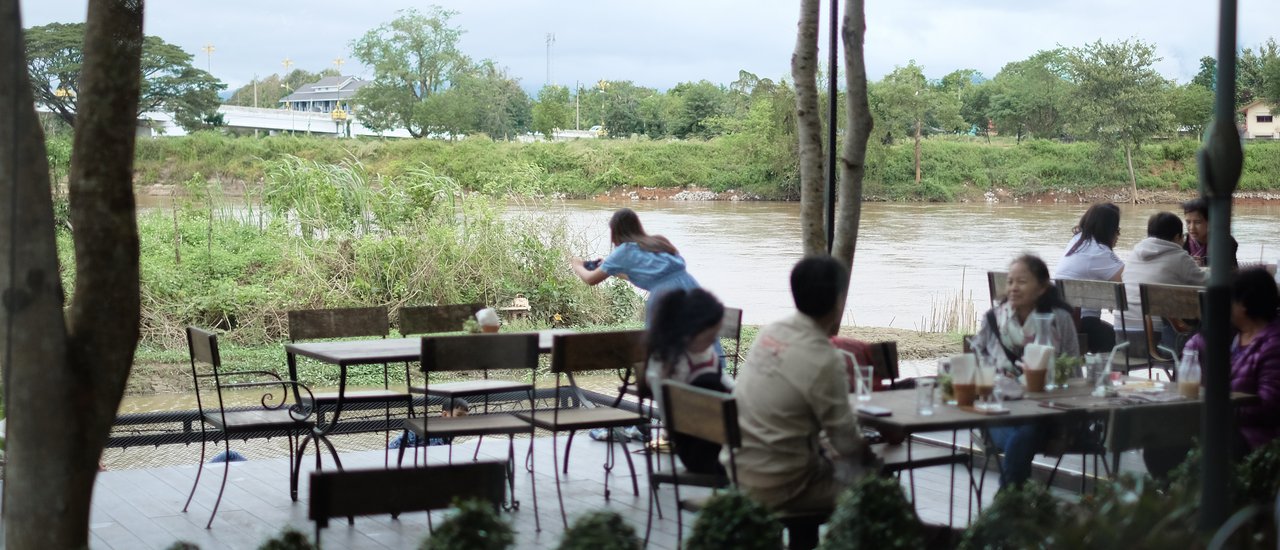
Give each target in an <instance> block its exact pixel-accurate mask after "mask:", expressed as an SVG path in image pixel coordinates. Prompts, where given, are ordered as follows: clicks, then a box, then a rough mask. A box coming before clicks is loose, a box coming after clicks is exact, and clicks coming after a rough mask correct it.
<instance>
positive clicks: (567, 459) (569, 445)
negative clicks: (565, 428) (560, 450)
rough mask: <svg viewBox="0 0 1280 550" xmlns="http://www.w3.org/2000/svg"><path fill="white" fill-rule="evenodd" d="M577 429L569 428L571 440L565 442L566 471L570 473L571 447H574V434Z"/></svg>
mask: <svg viewBox="0 0 1280 550" xmlns="http://www.w3.org/2000/svg"><path fill="white" fill-rule="evenodd" d="M576 433H578V431H577V430H569V442H568V443H565V444H564V473H565V474H566V475H568V474H569V448H571V447H573V436H574V434H576Z"/></svg>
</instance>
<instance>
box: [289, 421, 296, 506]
mask: <svg viewBox="0 0 1280 550" xmlns="http://www.w3.org/2000/svg"><path fill="white" fill-rule="evenodd" d="M297 440H298V435H297V434H296V433H293V432H289V498H290V499H292V500H293V501H294V502H298V472H297V471H296V470H294V464H293V452H294V447H293V444H294V442H296V441H297Z"/></svg>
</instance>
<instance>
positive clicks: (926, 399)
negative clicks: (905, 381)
mask: <svg viewBox="0 0 1280 550" xmlns="http://www.w3.org/2000/svg"><path fill="white" fill-rule="evenodd" d="M936 383H937V379H936V378H934V377H932V376H924V377H920V378H917V379H916V414H918V415H920V416H933V388H934V386H935V385H936Z"/></svg>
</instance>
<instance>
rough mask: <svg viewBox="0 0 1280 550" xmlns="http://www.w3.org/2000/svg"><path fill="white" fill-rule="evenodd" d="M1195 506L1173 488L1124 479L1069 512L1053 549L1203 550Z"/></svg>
mask: <svg viewBox="0 0 1280 550" xmlns="http://www.w3.org/2000/svg"><path fill="white" fill-rule="evenodd" d="M1198 506H1199V502H1198V500H1197V499H1195V498H1194V497H1191V496H1190V495H1188V494H1185V493H1184V491H1182V490H1181V489H1178V488H1176V487H1172V488H1170V489H1168V490H1165V489H1164V488H1162V487H1160V485H1159V484H1158V483H1155V482H1153V481H1152V480H1151V478H1149V477H1145V476H1143V477H1138V476H1135V475H1131V474H1126V475H1124V476H1122V477H1121V478H1120V479H1118V480H1116V481H1115V482H1113V483H1110V484H1103V485H1102V486H1101V487H1100V488H1099V490H1098V495H1097V497H1095V498H1086V499H1084V500H1083V501H1081V503H1080V504H1079V505H1076V506H1072V507H1069V508H1068V509H1067V513H1066V514H1064V516H1063V521H1062V524H1061V526H1059V527H1058V529H1056V530H1055V532H1054V533H1053V535H1052V536H1053V547H1054V548H1122V549H1127V550H1139V549H1148V548H1150V549H1158V548H1201V547H1203V546H1204V543H1205V540H1204V538H1202V535H1201V534H1200V533H1199V532H1197V521H1196V516H1197V514H1196V511H1197V507H1198Z"/></svg>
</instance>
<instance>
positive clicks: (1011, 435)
mask: <svg viewBox="0 0 1280 550" xmlns="http://www.w3.org/2000/svg"><path fill="white" fill-rule="evenodd" d="M1070 307H1071V306H1069V305H1067V303H1066V302H1064V301H1063V300H1062V297H1061V296H1060V295H1059V294H1058V289H1057V287H1055V286H1053V285H1052V284H1050V283H1049V267H1048V266H1047V265H1045V263H1044V260H1041V259H1040V258H1039V257H1037V256H1033V255H1030V254H1026V255H1022V256H1019V257H1018V258H1017V259H1015V260H1013V263H1012V264H1010V265H1009V283H1008V292H1007V296H1006V297H1005V300H1004V301H1003V302H1001V303H1000V304H999V305H997V306H996V307H994V308H992V309H991V310H990V311H988V312H987V313H986V315H984V316H983V320H982V330H980V331H979V332H978V337H977V341H976V344H977V345H976V347H975V349H974V351H975V352H976V353H978V354H979V355H981V356H983V357H986V358H988V360H994V361H995V362H996V364H998V365H1001V367H1002V368H1001V370H1002V372H1003V374H1005V375H1016V374H1015V373H1017V372H1018V370H1019V369H1018V368H1019V367H1020V365H1019V364H1020V363H1021V362H1022V352H1023V349H1024V348H1025V347H1026V345H1027V344H1029V343H1032V342H1034V341H1035V339H1036V330H1037V328H1036V323H1032V322H1031V314H1032V313H1033V312H1040V313H1052V314H1053V322H1052V325H1051V334H1050V335H1049V338H1050V341H1052V343H1053V346H1054V349H1055V350H1056V351H1057V353H1058V354H1064V353H1065V354H1067V355H1075V356H1078V355H1080V341H1079V339H1078V338H1077V337H1076V328H1075V323H1074V322H1073V321H1072V320H1071V309H1070ZM990 433H991V439H992V442H993V443H995V444H996V446H997V447H1000V448H1001V449H1002V450H1003V451H1004V461H1003V462H1002V463H1001V464H1002V466H1003V468H1002V471H1001V473H1000V486H1001V487H1005V486H1007V485H1010V484H1017V483H1022V482H1024V481H1026V480H1027V479H1028V478H1030V477H1031V459H1032V458H1034V457H1035V454H1036V452H1037V451H1038V450H1040V447H1041V446H1043V444H1044V442H1045V439H1046V438H1045V430H1044V429H1043V428H1041V427H1040V426H1039V425H1036V424H1027V425H1023V426H1014V427H1007V428H992V429H991V432H990Z"/></svg>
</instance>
